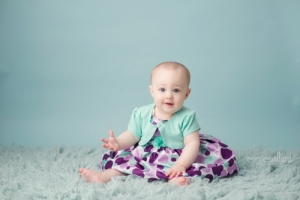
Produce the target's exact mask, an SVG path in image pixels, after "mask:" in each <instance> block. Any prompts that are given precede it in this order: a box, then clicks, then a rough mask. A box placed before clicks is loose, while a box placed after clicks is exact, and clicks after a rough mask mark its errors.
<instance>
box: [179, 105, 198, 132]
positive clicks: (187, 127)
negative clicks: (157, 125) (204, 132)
mask: <svg viewBox="0 0 300 200" xmlns="http://www.w3.org/2000/svg"><path fill="white" fill-rule="evenodd" d="M181 129H182V133H183V137H185V136H187V135H189V134H191V133H193V132H195V131H197V130H200V129H201V128H200V126H199V124H198V121H197V118H196V112H195V111H191V112H189V113H188V114H187V115H186V116H185V117H184V119H183V121H182V126H181Z"/></svg>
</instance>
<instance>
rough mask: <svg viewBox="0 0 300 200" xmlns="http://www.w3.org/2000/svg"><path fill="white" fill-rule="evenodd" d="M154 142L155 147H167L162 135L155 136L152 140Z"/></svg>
mask: <svg viewBox="0 0 300 200" xmlns="http://www.w3.org/2000/svg"><path fill="white" fill-rule="evenodd" d="M152 144H153V146H154V147H155V148H157V149H159V148H160V147H166V145H165V143H164V141H163V139H162V138H161V136H157V137H155V138H154V140H153V141H152Z"/></svg>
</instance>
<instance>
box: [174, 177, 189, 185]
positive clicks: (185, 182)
mask: <svg viewBox="0 0 300 200" xmlns="http://www.w3.org/2000/svg"><path fill="white" fill-rule="evenodd" d="M169 183H171V184H176V185H177V186H182V185H189V181H188V179H187V178H185V177H174V178H172V179H171V180H169Z"/></svg>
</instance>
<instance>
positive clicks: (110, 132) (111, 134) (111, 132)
mask: <svg viewBox="0 0 300 200" xmlns="http://www.w3.org/2000/svg"><path fill="white" fill-rule="evenodd" d="M109 136H110V137H113V138H114V137H115V136H114V132H113V131H112V130H109Z"/></svg>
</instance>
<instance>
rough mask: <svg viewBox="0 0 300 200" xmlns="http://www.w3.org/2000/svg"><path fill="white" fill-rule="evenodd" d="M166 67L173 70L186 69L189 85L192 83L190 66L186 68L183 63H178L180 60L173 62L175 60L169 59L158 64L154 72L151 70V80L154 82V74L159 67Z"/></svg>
mask: <svg viewBox="0 0 300 200" xmlns="http://www.w3.org/2000/svg"><path fill="white" fill-rule="evenodd" d="M161 67H163V68H165V69H172V70H177V69H182V70H183V71H184V73H185V74H186V78H187V81H188V86H189V85H190V77H191V75H190V71H189V70H188V68H186V67H185V66H184V65H183V64H181V63H178V62H173V61H168V62H162V63H160V64H159V65H157V66H156V67H154V68H153V70H152V72H151V76H150V81H151V83H152V74H153V72H154V70H155V69H157V68H161Z"/></svg>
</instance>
